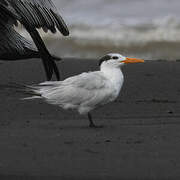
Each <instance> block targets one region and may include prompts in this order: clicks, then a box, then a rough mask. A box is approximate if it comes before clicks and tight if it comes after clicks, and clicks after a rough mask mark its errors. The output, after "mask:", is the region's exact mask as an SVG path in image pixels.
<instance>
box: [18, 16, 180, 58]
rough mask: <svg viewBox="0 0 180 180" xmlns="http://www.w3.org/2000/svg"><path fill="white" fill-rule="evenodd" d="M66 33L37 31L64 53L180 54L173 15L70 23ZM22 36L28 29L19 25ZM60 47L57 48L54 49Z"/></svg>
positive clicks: (179, 35)
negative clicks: (157, 17)
mask: <svg viewBox="0 0 180 180" xmlns="http://www.w3.org/2000/svg"><path fill="white" fill-rule="evenodd" d="M69 28H70V33H71V35H70V37H68V38H65V37H62V36H61V35H60V34H59V33H56V34H55V35H53V34H51V33H44V32H43V31H42V30H40V33H41V35H42V36H43V38H44V40H45V41H46V43H47V45H48V47H49V48H50V49H51V51H53V53H55V54H57V55H59V54H58V53H60V54H61V55H63V56H68V57H92V58H93V57H96V56H100V55H102V54H103V53H108V52H120V53H123V54H127V55H130V56H134V55H135V56H137V55H138V56H140V57H144V58H149V59H177V58H178V57H180V51H179V47H180V19H178V18H176V17H174V16H167V17H164V18H159V19H154V20H151V21H147V20H142V19H140V20H138V19H130V18H128V19H127V21H125V20H124V21H123V22H122V21H121V22H119V23H117V22H110V21H109V22H106V23H105V24H104V23H102V24H88V23H87V24H86V23H83V24H82V23H78V22H76V23H74V24H72V25H71V26H69ZM17 31H19V32H20V33H21V34H22V35H23V36H25V37H26V38H30V37H29V35H28V33H27V32H26V31H25V30H24V29H22V28H21V27H19V28H18V29H17ZM58 48H61V49H62V51H61V52H59V51H58V52H57V49H58Z"/></svg>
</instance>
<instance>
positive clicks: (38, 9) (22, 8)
mask: <svg viewBox="0 0 180 180" xmlns="http://www.w3.org/2000/svg"><path fill="white" fill-rule="evenodd" d="M17 21H19V22H20V23H21V24H23V26H24V27H25V28H26V30H27V31H28V32H29V34H30V35H31V37H32V39H33V41H34V43H35V45H36V47H37V49H38V51H37V50H36V48H34V47H33V45H32V43H31V42H30V41H28V40H27V39H25V38H24V37H22V36H21V35H20V34H19V33H17V32H16V31H15V30H14V27H13V26H14V25H17ZM36 28H42V29H43V30H44V31H45V32H47V31H48V30H50V31H51V32H52V33H55V32H56V28H57V29H58V30H59V31H60V32H61V33H62V34H63V35H64V36H67V35H69V31H68V28H67V26H66V24H65V22H64V21H63V19H62V17H61V16H60V15H59V13H58V11H57V9H56V8H55V6H54V4H53V3H52V1H51V0H1V1H0V59H1V60H19V59H28V58H40V57H41V58H42V60H43V65H44V68H45V71H46V75H47V79H48V80H50V79H51V77H52V74H53V72H55V74H56V77H57V79H59V71H58V68H57V66H56V64H55V62H54V60H58V58H57V57H54V56H51V55H50V53H49V52H48V50H47V48H46V46H45V45H44V42H43V41H42V39H41V37H40V35H39V33H38V31H37V30H36Z"/></svg>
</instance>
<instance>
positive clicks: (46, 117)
mask: <svg viewBox="0 0 180 180" xmlns="http://www.w3.org/2000/svg"><path fill="white" fill-rule="evenodd" d="M59 66H60V69H61V70H62V77H63V78H65V77H68V76H70V75H75V74H78V73H80V72H82V71H90V70H95V69H97V68H98V66H97V62H96V61H94V60H72V59H71V60H70V59H69V60H65V61H64V62H61V63H59ZM123 72H124V75H125V83H124V86H123V89H122V91H121V94H120V96H119V98H118V99H117V101H116V102H114V103H112V104H109V105H107V106H105V107H103V108H101V109H97V110H95V111H94V112H93V113H92V115H93V119H94V121H95V123H96V124H97V125H104V126H105V127H104V128H102V129H90V128H88V120H87V117H84V116H79V115H78V114H77V113H75V112H71V111H64V110H62V109H60V108H58V107H56V106H52V105H48V104H46V103H44V102H42V101H40V100H34V101H21V100H19V98H21V97H24V96H22V95H21V94H19V93H17V92H15V91H14V90H10V89H9V90H8V89H4V85H5V84H7V83H10V82H17V83H27V84H32V83H38V82H42V81H43V80H44V77H45V76H44V71H43V69H42V65H41V63H40V61H36V60H29V61H21V62H20V61H19V62H7V63H2V64H0V79H1V81H0V174H1V175H0V179H1V180H14V179H15V180H26V179H28V180H29V179H32V180H39V179H40V180H56V179H58V180H59V179H61V180H63V179H65V180H66V179H67V180H69V179H70V180H74V179H78V180H81V179H82V180H86V179H93V180H101V179H102V180H104V179H105V180H111V179H112V180H113V179H123V180H124V179H132V180H134V179H138V180H141V179H162V180H164V179H171V180H172V179H179V178H180V62H147V63H144V64H133V65H128V66H125V67H124V68H123Z"/></svg>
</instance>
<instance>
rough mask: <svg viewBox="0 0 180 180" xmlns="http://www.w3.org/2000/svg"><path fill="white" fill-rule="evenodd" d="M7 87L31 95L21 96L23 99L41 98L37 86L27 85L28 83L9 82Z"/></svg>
mask: <svg viewBox="0 0 180 180" xmlns="http://www.w3.org/2000/svg"><path fill="white" fill-rule="evenodd" d="M7 87H8V88H13V89H15V90H16V92H20V93H23V94H25V95H29V96H31V97H28V98H23V99H24V100H25V99H35V98H42V96H41V94H40V93H39V92H38V88H37V87H35V86H29V85H25V84H20V83H10V84H9V85H8V86H7Z"/></svg>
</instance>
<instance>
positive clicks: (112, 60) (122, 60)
mask: <svg viewBox="0 0 180 180" xmlns="http://www.w3.org/2000/svg"><path fill="white" fill-rule="evenodd" d="M142 62H144V60H143V59H136V58H128V57H124V56H122V55H121V54H117V53H111V54H107V55H105V56H103V57H102V58H101V59H100V60H99V66H101V65H107V66H110V67H120V66H122V65H124V64H129V63H142Z"/></svg>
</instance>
